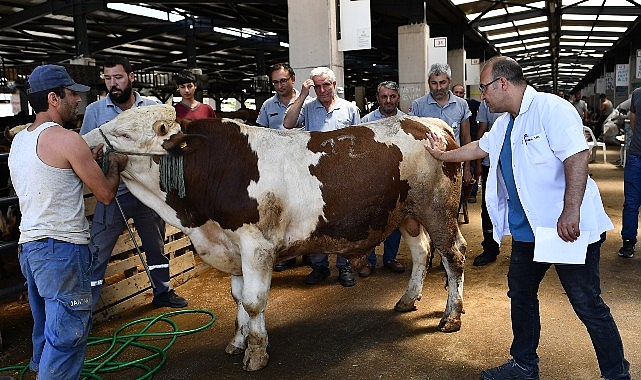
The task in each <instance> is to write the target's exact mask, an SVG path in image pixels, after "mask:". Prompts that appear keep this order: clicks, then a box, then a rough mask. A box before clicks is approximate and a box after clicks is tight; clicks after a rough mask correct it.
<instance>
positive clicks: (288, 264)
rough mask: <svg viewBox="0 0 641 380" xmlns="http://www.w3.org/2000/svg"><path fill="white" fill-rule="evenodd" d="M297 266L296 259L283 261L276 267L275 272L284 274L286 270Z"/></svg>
mask: <svg viewBox="0 0 641 380" xmlns="http://www.w3.org/2000/svg"><path fill="white" fill-rule="evenodd" d="M295 266H296V258H295V257H292V258H291V259H289V260H285V261H281V262H280V263H278V264H276V265H274V272H282V271H284V270H286V269H289V268H292V267H295Z"/></svg>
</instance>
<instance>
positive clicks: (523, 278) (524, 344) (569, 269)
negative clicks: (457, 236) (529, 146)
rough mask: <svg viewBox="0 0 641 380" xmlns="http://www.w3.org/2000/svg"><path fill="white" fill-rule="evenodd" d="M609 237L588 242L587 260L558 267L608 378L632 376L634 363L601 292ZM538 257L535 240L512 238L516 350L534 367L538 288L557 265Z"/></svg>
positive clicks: (513, 352) (514, 353)
mask: <svg viewBox="0 0 641 380" xmlns="http://www.w3.org/2000/svg"><path fill="white" fill-rule="evenodd" d="M604 240H605V233H604V234H603V235H601V240H600V241H598V242H595V243H592V244H590V245H588V249H587V253H586V258H585V264H580V265H576V264H574V265H569V264H564V265H561V264H555V266H554V268H555V269H556V273H557V275H558V276H559V279H560V280H561V284H562V285H563V289H564V290H565V292H566V294H567V295H568V299H569V300H570V304H571V305H572V308H573V309H574V312H575V313H576V315H577V316H578V317H579V319H580V320H581V321H582V322H583V324H584V325H585V327H586V328H587V330H588V334H589V335H590V339H591V340H592V345H593V346H594V350H595V352H596V356H597V360H598V362H599V368H600V370H601V375H602V376H604V377H606V378H608V379H630V373H629V368H630V364H629V363H628V362H627V360H625V358H624V355H623V343H622V342H621V336H620V335H619V330H618V328H617V326H616V324H615V322H614V319H613V318H612V314H610V309H609V308H608V306H607V305H606V304H605V302H603V299H601V296H600V294H601V286H600V277H599V257H600V251H601V244H602V243H603V241H604ZM533 257H534V243H524V242H519V241H512V256H511V257H510V269H509V271H508V275H507V279H508V289H509V290H508V293H507V294H508V297H510V300H511V318H512V333H513V335H514V339H513V341H512V347H511V348H510V354H511V355H512V357H513V358H514V360H516V361H517V362H518V363H519V364H521V365H523V366H525V367H528V368H538V362H539V357H538V355H537V353H536V349H537V347H538V345H539V337H540V333H541V320H540V315H539V300H538V291H539V285H540V283H541V280H542V279H543V277H544V276H545V272H546V271H547V270H548V268H550V266H551V264H548V263H539V262H534V261H533ZM568 349H569V350H571V347H568ZM568 354H569V352H568Z"/></svg>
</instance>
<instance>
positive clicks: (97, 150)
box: [90, 144, 104, 165]
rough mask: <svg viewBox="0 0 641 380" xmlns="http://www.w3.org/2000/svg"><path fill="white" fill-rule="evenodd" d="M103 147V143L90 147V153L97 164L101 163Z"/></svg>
mask: <svg viewBox="0 0 641 380" xmlns="http://www.w3.org/2000/svg"><path fill="white" fill-rule="evenodd" d="M103 147H104V145H103V144H98V145H96V146H93V147H90V149H91V155H92V156H93V159H94V161H96V162H97V163H98V165H102V155H103Z"/></svg>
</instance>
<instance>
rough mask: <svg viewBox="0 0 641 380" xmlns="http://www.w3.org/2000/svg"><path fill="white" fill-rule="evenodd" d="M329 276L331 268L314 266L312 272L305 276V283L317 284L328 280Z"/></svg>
mask: <svg viewBox="0 0 641 380" xmlns="http://www.w3.org/2000/svg"><path fill="white" fill-rule="evenodd" d="M327 277H329V268H323V267H319V266H315V267H313V270H312V273H310V274H308V275H307V276H306V277H305V283H306V284H307V285H316V284H320V283H321V282H323V281H325V280H327Z"/></svg>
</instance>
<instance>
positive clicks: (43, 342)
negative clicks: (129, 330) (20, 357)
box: [18, 238, 92, 380]
mask: <svg viewBox="0 0 641 380" xmlns="http://www.w3.org/2000/svg"><path fill="white" fill-rule="evenodd" d="M19 251H20V252H19V254H18V258H19V260H20V269H21V270H22V274H23V275H24V276H25V278H26V279H27V292H28V296H29V306H30V307H31V315H33V322H34V323H33V333H32V337H31V340H32V344H33V357H32V358H31V361H30V363H29V368H30V369H31V370H32V371H37V372H38V379H40V380H48V379H78V378H79V377H80V371H81V370H82V363H83V361H84V358H85V351H86V349H87V335H88V334H89V330H90V329H91V286H90V277H91V266H92V257H91V254H90V253H89V249H88V248H87V246H86V245H78V244H71V243H67V242H62V241H59V240H54V239H51V238H49V239H41V240H37V241H34V242H29V243H24V244H22V245H21V247H20V250H19Z"/></svg>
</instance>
